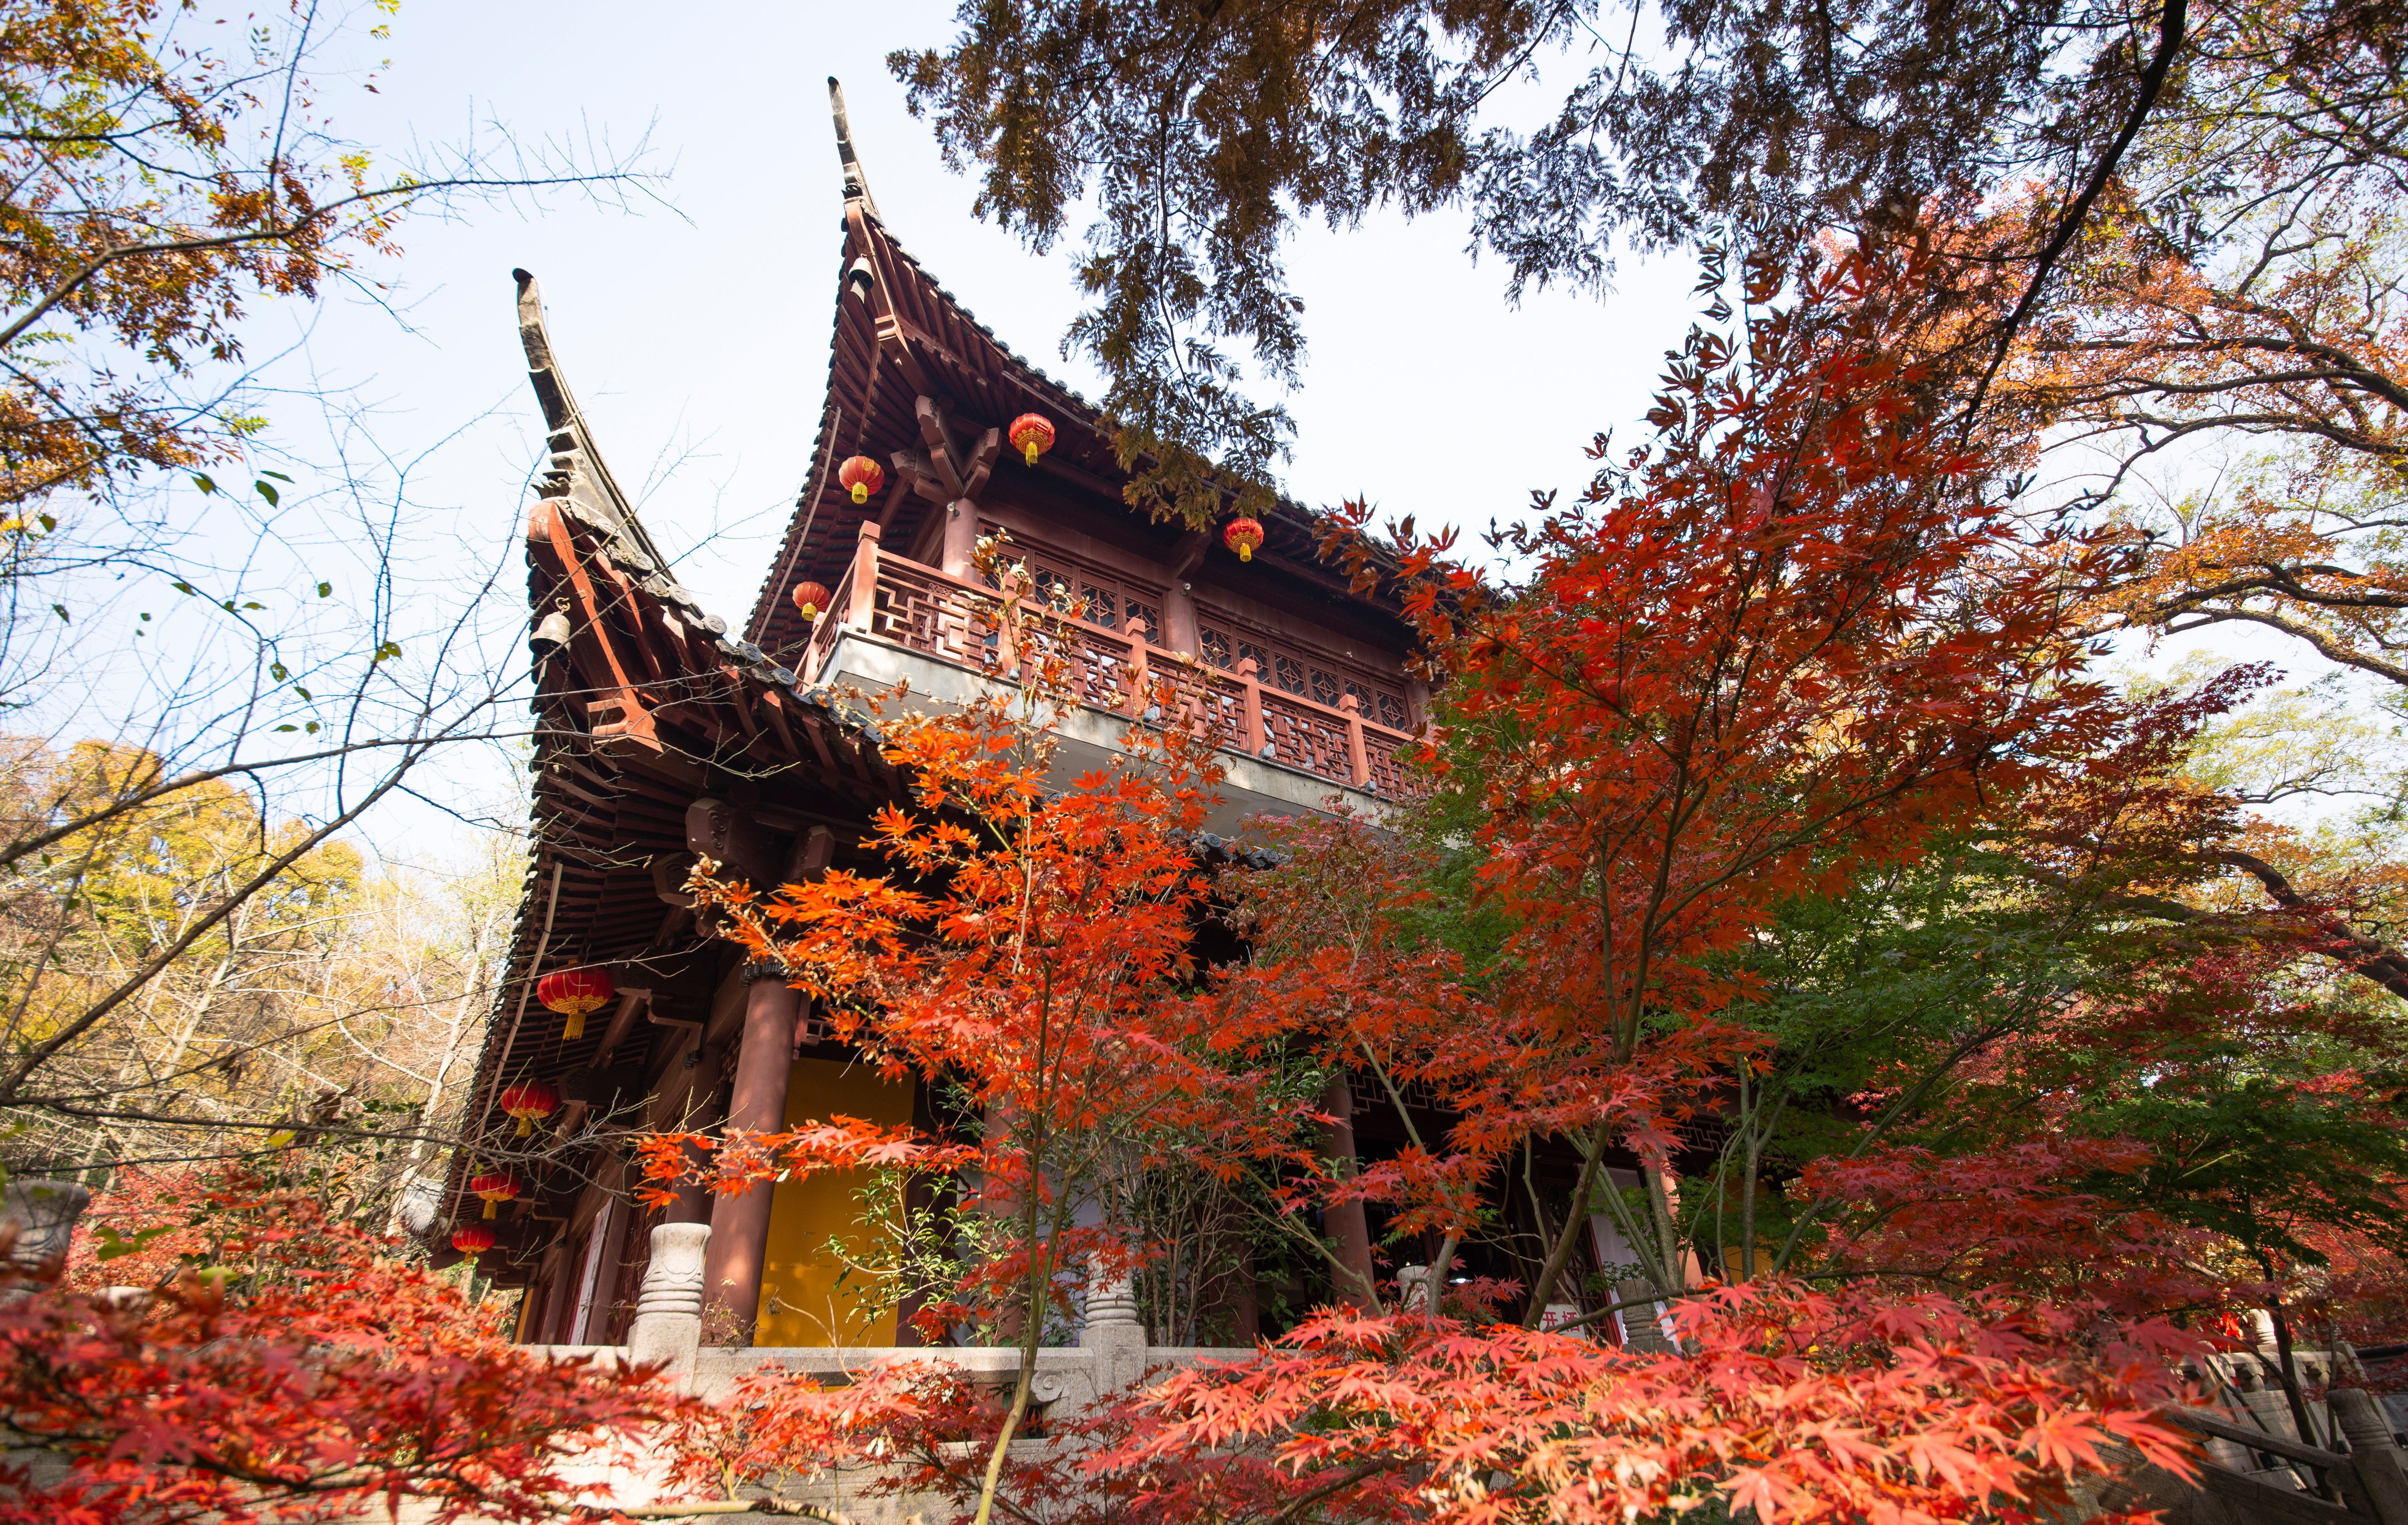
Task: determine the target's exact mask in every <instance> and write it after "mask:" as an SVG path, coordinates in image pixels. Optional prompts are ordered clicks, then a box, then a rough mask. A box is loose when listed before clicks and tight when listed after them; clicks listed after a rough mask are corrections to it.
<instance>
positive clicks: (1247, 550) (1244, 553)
mask: <svg viewBox="0 0 2408 1525" xmlns="http://www.w3.org/2000/svg"><path fill="white" fill-rule="evenodd" d="M1238 559H1239V560H1240V561H1252V560H1254V541H1252V540H1240V541H1239V542H1238Z"/></svg>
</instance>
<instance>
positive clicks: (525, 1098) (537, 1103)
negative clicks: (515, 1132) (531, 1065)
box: [502, 1080, 560, 1138]
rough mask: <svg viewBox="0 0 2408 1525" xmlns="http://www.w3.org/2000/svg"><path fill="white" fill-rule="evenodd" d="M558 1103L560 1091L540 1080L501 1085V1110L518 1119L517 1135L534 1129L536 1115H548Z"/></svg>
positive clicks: (524, 1134) (525, 1133) (523, 1134)
mask: <svg viewBox="0 0 2408 1525" xmlns="http://www.w3.org/2000/svg"><path fill="white" fill-rule="evenodd" d="M559 1105H560V1093H559V1092H558V1091H555V1090H553V1089H552V1087H551V1086H548V1085H546V1084H545V1083H544V1082H542V1081H540V1080H522V1081H520V1082H519V1083H518V1084H517V1085H515V1086H503V1087H502V1111H503V1112H504V1113H505V1114H507V1115H509V1116H512V1117H516V1118H517V1119H518V1120H519V1137H521V1138H525V1137H526V1136H527V1135H528V1134H530V1133H532V1132H534V1131H535V1120H536V1119H537V1118H538V1117H549V1116H551V1115H552V1112H553V1110H554V1109H555V1108H557V1107H558V1106H559Z"/></svg>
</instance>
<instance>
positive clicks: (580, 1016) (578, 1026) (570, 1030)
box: [560, 1012, 585, 1040]
mask: <svg viewBox="0 0 2408 1525" xmlns="http://www.w3.org/2000/svg"><path fill="white" fill-rule="evenodd" d="M560 1036H561V1037H562V1039H564V1040H566V1039H570V1038H582V1037H584V1036H585V1014H584V1013H583V1012H571V1013H569V1014H568V1025H567V1026H566V1027H564V1028H562V1029H560Z"/></svg>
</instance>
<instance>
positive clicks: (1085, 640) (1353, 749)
mask: <svg viewBox="0 0 2408 1525" xmlns="http://www.w3.org/2000/svg"><path fill="white" fill-rule="evenodd" d="M863 588H868V589H872V590H874V592H873V594H872V596H871V597H868V598H866V599H865V598H863V597H859V590H861V589H863ZM1004 598H1005V595H1003V594H1001V593H998V592H997V591H996V590H995V589H993V588H989V587H983V586H981V585H980V584H978V583H968V582H964V581H963V580H961V579H960V578H956V577H950V576H948V575H946V574H945V573H943V572H941V571H939V570H938V569H937V568H933V567H927V566H923V565H922V564H921V563H919V562H916V561H910V560H907V559H906V558H904V557H901V556H894V555H888V554H883V553H882V552H881V551H880V549H879V545H878V533H877V526H876V525H863V526H862V539H861V543H860V546H859V548H858V549H857V550H856V551H855V553H854V555H853V568H852V571H851V573H850V574H849V575H848V576H847V577H846V579H845V582H844V584H843V586H841V587H839V588H838V589H837V590H836V591H835V593H834V594H833V596H832V597H830V599H829V607H828V609H827V611H826V612H825V613H824V614H822V615H821V616H820V621H819V625H818V626H817V627H816V628H815V629H813V630H812V632H811V640H810V647H809V649H808V650H807V652H806V653H805V655H804V657H803V663H802V671H803V675H804V681H805V682H807V683H817V682H820V681H821V680H822V679H823V678H824V675H825V670H826V667H827V663H828V660H829V658H830V657H832V656H833V655H835V653H836V646H837V642H838V640H840V639H841V638H842V636H843V634H844V632H845V631H847V630H859V631H862V632H864V633H865V634H867V635H872V636H876V637H878V638H880V639H881V640H891V641H893V642H895V643H896V645H899V646H905V647H909V648H910V650H912V651H915V652H923V653H925V654H926V655H930V656H934V657H938V658H939V659H941V660H943V661H947V662H951V663H953V664H954V665H955V666H958V667H964V668H968V669H971V670H973V671H978V672H984V673H988V674H991V675H994V676H998V677H1005V678H1016V677H1017V675H1018V672H1019V664H1020V662H1021V660H1022V658H1023V656H1024V655H1034V654H1035V652H1036V651H1038V650H1039V649H1041V650H1042V651H1043V652H1044V654H1045V655H1059V656H1060V657H1062V658H1063V659H1064V667H1065V669H1067V672H1068V681H1069V684H1070V686H1071V688H1072V689H1073V690H1074V691H1075V692H1076V693H1077V694H1078V696H1079V698H1080V699H1081V700H1082V701H1083V702H1084V703H1086V704H1088V705H1090V706H1092V707H1093V708H1095V709H1097V710H1103V711H1106V712H1111V713H1114V714H1122V715H1126V716H1128V717H1129V718H1131V719H1133V720H1141V721H1143V722H1145V723H1147V724H1149V725H1155V726H1167V725H1181V726H1186V727H1190V728H1192V729H1194V730H1196V731H1197V733H1198V734H1201V735H1206V736H1210V737H1211V739H1212V741H1214V743H1215V744H1216V745H1219V746H1221V747H1224V748H1226V749H1227V750H1229V751H1232V752H1242V753H1244V754H1246V755H1249V756H1254V757H1260V758H1262V759H1264V760H1265V761H1267V762H1277V763H1283V764H1285V765H1286V766H1287V767H1290V768H1295V769H1300V770H1303V771H1305V772H1308V773H1313V774H1317V775H1319V776H1320V777H1322V778H1326V779H1329V780H1332V781H1334V782H1336V783H1340V784H1348V785H1351V786H1353V787H1355V788H1358V789H1369V790H1371V791H1374V792H1376V793H1379V794H1382V795H1385V796H1387V797H1389V798H1405V797H1408V796H1412V795H1415V794H1418V793H1420V792H1421V785H1420V784H1419V783H1418V782H1417V781H1415V780H1414V779H1413V778H1412V775H1411V774H1410V773H1409V772H1408V771H1407V770H1406V768H1405V764H1404V753H1405V751H1406V750H1407V749H1408V748H1409V747H1411V746H1412V737H1410V736H1408V735H1406V734H1405V733H1404V732H1402V731H1396V730H1390V729H1389V728H1388V727H1384V726H1382V725H1379V724H1377V723H1376V722H1373V721H1369V720H1366V719H1364V718H1363V716H1362V714H1361V712H1360V711H1359V709H1358V707H1357V704H1356V701H1355V697H1354V696H1353V695H1351V694H1349V695H1347V696H1346V697H1345V698H1343V699H1342V700H1341V701H1340V705H1339V707H1338V708H1336V709H1331V708H1330V707H1328V706H1327V705H1324V704H1316V703H1314V702H1313V701H1312V700H1311V699H1308V698H1304V697H1303V696H1301V695H1297V694H1290V693H1286V692H1284V691H1283V690H1281V689H1278V688H1266V687H1265V686H1264V685H1263V683H1262V681H1261V677H1260V675H1259V674H1257V673H1256V672H1255V670H1254V663H1253V662H1252V661H1250V660H1249V661H1241V662H1240V663H1239V664H1238V667H1237V670H1236V671H1234V672H1224V671H1221V670H1219V669H1213V668H1210V667H1207V666H1205V665H1204V664H1202V663H1201V662H1198V661H1197V660H1196V659H1195V658H1193V657H1189V656H1183V655H1179V654H1177V653H1175V652H1169V651H1166V650H1164V649H1163V648H1161V647H1159V646H1156V645H1154V644H1153V643H1152V642H1150V641H1148V640H1143V639H1142V636H1143V633H1144V626H1143V623H1142V622H1140V621H1132V622H1131V624H1130V628H1129V629H1128V630H1125V631H1123V630H1114V629H1110V628H1107V627H1106V626H1099V625H1096V624H1092V623H1090V622H1089V621H1086V620H1083V619H1078V618H1074V617H1072V616H1071V615H1068V614H1066V613H1062V612H1060V611H1045V612H1043V613H1042V614H1041V615H1040V616H1039V619H1038V620H1037V622H1036V625H1035V628H1034V629H1033V631H1031V632H1030V633H1029V634H1028V635H1026V636H1025V637H1023V638H1022V640H1023V641H1024V643H1025V644H1026V645H1027V646H1028V647H1029V648H1030V652H1029V653H1027V654H1024V653H1021V652H1018V651H1014V650H1011V649H1010V644H1009V642H1008V641H1007V639H1006V636H1005V632H1004V628H1003V626H1004V622H1003V620H1002V619H1001V617H1000V616H1001V610H1002V604H1003V601H1004ZM1166 690H1167V692H1166ZM1166 710H1167V711H1168V712H1166Z"/></svg>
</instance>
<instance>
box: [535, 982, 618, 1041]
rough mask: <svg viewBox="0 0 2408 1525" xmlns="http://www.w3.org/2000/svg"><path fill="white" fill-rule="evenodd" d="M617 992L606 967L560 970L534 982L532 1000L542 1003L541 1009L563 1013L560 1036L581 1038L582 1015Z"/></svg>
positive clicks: (604, 1003)
mask: <svg viewBox="0 0 2408 1525" xmlns="http://www.w3.org/2000/svg"><path fill="white" fill-rule="evenodd" d="M617 993H618V986H617V985H612V984H611V983H610V971H609V970H607V969H564V970H562V971H559V972H558V973H554V974H547V975H545V976H544V977H543V978H542V979H540V980H538V981H536V982H535V999H536V1000H539V1001H542V1002H543V1009H544V1010H545V1011H547V1012H563V1013H566V1014H567V1016H568V1025H567V1026H566V1027H564V1028H562V1029H560V1035H561V1037H563V1038H582V1037H584V1036H585V1014H586V1013H588V1012H598V1011H600V1010H601V1009H602V1008H603V1007H604V1006H606V1005H608V1004H609V1000H610V998H611V997H612V996H613V995H615V994H617Z"/></svg>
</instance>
